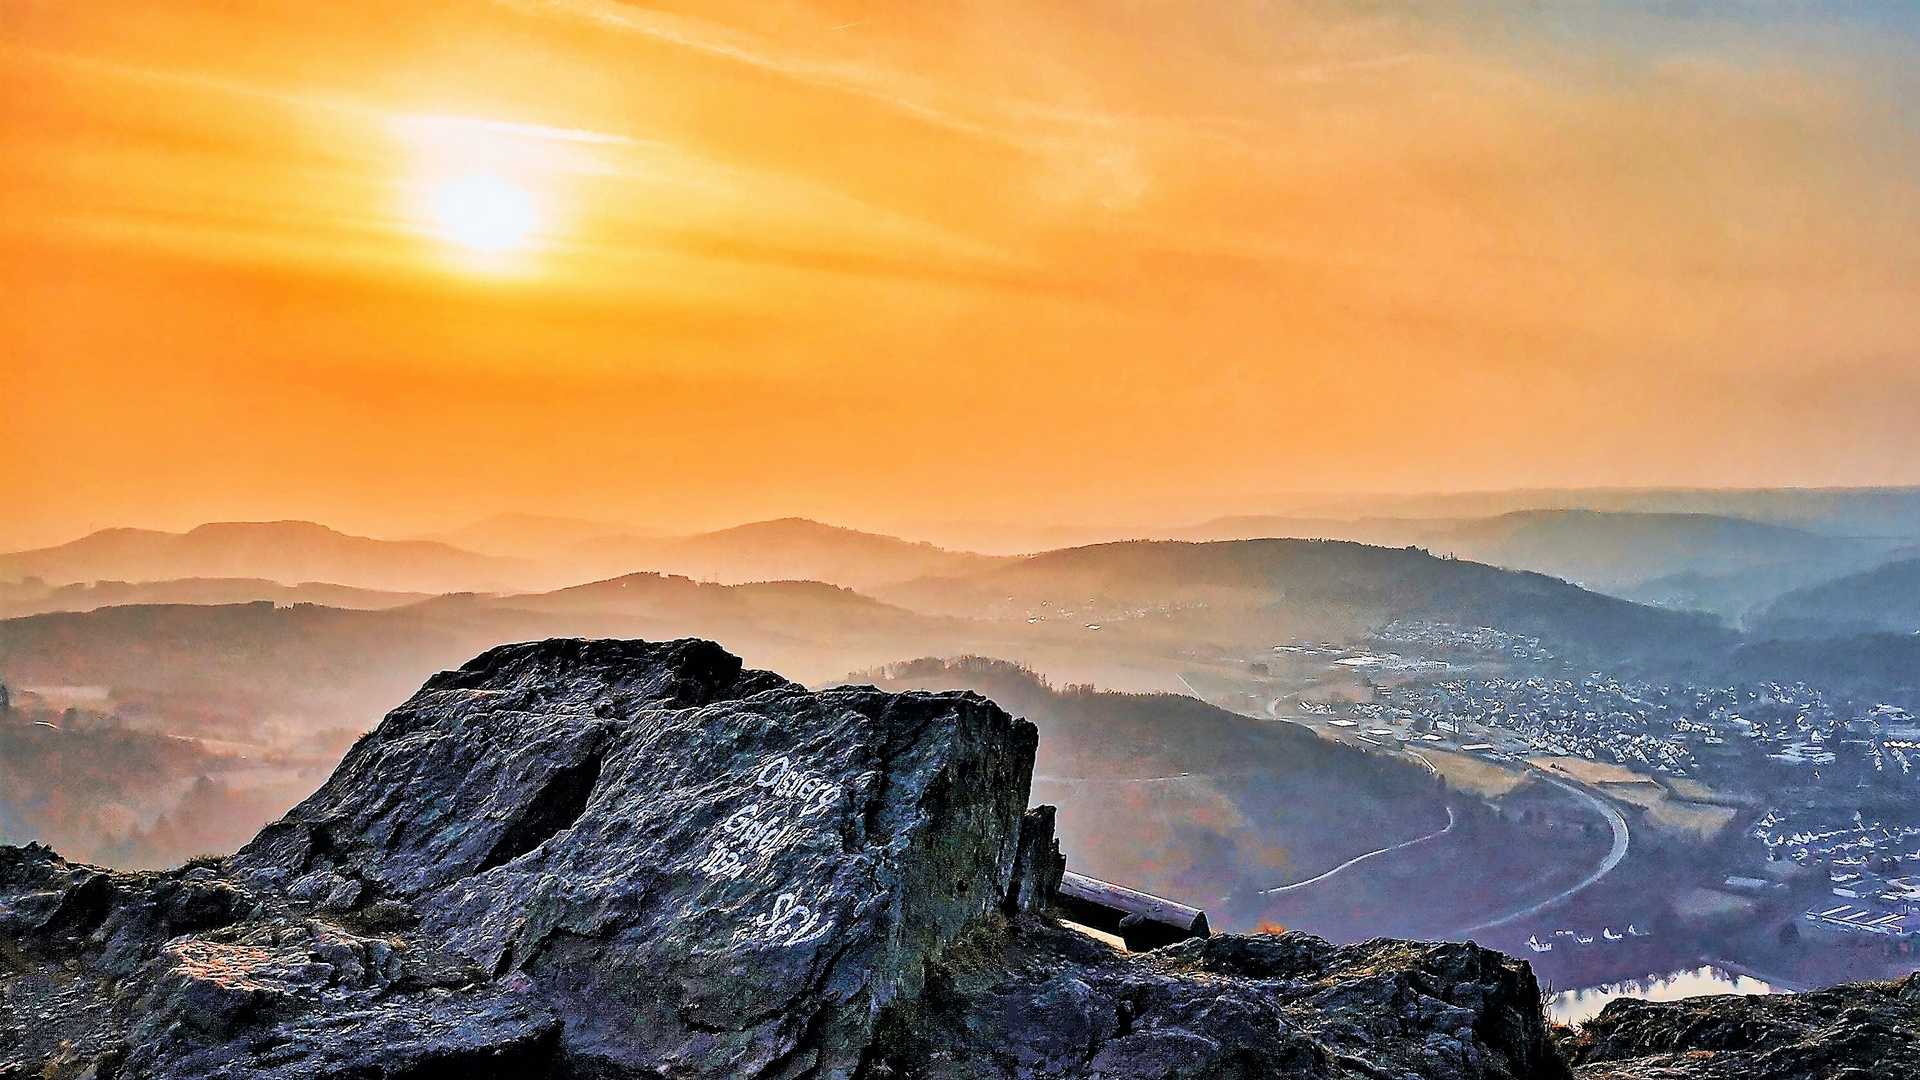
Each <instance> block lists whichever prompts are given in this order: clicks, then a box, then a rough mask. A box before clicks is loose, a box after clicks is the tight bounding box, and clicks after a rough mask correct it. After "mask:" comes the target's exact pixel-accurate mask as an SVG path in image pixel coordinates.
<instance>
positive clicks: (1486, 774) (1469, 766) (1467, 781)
mask: <svg viewBox="0 0 1920 1080" xmlns="http://www.w3.org/2000/svg"><path fill="white" fill-rule="evenodd" d="M1420 756H1421V757H1423V758H1426V759H1427V760H1428V761H1431V762H1433V767H1434V770H1435V771H1437V772H1438V773H1439V774H1440V775H1441V776H1442V777H1443V778H1445V780H1446V781H1447V783H1448V784H1449V785H1451V786H1453V787H1455V788H1458V789H1459V790H1461V791H1471V792H1473V793H1474V794H1476V795H1479V796H1481V797H1483V798H1488V799H1497V798H1499V797H1500V796H1502V795H1505V794H1506V793H1507V792H1509V791H1512V790H1513V789H1514V788H1517V787H1519V786H1520V782H1521V781H1522V780H1524V779H1525V778H1526V777H1525V774H1524V773H1522V772H1521V771H1520V770H1518V769H1510V768H1506V767H1504V766H1500V765H1496V764H1494V763H1493V762H1491V761H1482V760H1480V759H1479V758H1476V757H1468V756H1467V755H1465V754H1453V753H1448V752H1447V751H1445V750H1428V749H1426V748H1425V747H1421V748H1420Z"/></svg>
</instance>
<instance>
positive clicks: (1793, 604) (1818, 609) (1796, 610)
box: [1749, 559, 1920, 637]
mask: <svg viewBox="0 0 1920 1080" xmlns="http://www.w3.org/2000/svg"><path fill="white" fill-rule="evenodd" d="M1749 624H1750V626H1751V628H1752V629H1753V631H1754V632H1755V633H1757V634H1762V635H1765V636H1769V637H1840V636H1843V635H1850V634H1863V633H1875V632H1882V633H1896V634H1912V633H1914V632H1916V631H1920V559H1906V560H1902V561H1900V562H1893V563H1888V564H1887V565H1885V566H1880V567H1876V568H1874V569H1872V570H1868V571H1865V572H1863V573H1858V574H1852V575H1849V576H1847V577H1843V578H1840V579H1839V580H1837V581H1827V582H1822V583H1820V584H1818V585H1809V586H1807V587H1805V588H1801V589H1795V590H1794V591H1792V592H1789V593H1787V594H1785V595H1783V596H1780V597H1778V598H1777V599H1775V600H1774V601H1773V602H1772V603H1770V604H1767V605H1766V606H1765V607H1764V608H1762V609H1761V610H1759V611H1757V612H1755V613H1754V615H1753V617H1752V618H1751V619H1750V620H1749Z"/></svg>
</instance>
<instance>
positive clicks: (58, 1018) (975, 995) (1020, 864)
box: [0, 640, 1566, 1080]
mask: <svg viewBox="0 0 1920 1080" xmlns="http://www.w3.org/2000/svg"><path fill="white" fill-rule="evenodd" d="M1034 746H1035V734H1034V730H1033V728H1032V726H1031V725H1029V724H1027V723H1025V722H1024V721H1020V720H1016V719H1014V718H1012V717H1010V716H1008V715H1007V714H1006V713H1005V712H1004V711H1002V710H1001V709H999V708H998V707H996V706H995V705H994V704H993V703H991V702H989V701H987V700H986V699H984V698H981V697H978V696H977V695H973V694H968V693H939V694H933V693H909V694H886V693H882V692H880V691H877V690H874V689H872V688H866V687H850V688H840V689H832V690H825V691H817V692H816V691H809V690H807V689H805V688H804V687H801V686H799V685H797V684H794V683H791V682H788V681H786V680H784V679H781V678H779V677H778V676H775V675H772V674H769V673H766V672H756V671H747V670H743V669H742V667H741V665H740V662H739V661H738V660H737V659H736V658H734V657H732V656H731V655H729V654H727V653H726V652H724V651H723V650H721V649H720V648H719V647H718V646H715V645H713V644H711V643H708V642H700V641H678V642H670V643H645V642H625V641H574V640H566V641H548V642H540V643H533V644H526V645H514V646H504V647H501V648H498V649H494V650H492V651H490V652H488V653H486V654H484V655H482V656H480V657H478V658H476V659H475V660H474V661H472V662H471V663H469V664H467V665H466V666H465V667H463V668H461V669H459V670H458V671H453V672H446V673H443V674H441V675H438V676H435V677H434V678H433V679H432V680H430V681H429V682H428V683H427V684H426V685H425V686H424V687H423V688H422V689H421V690H420V692H419V693H417V694H416V695H414V697H413V698H412V699H411V700H409V701H408V702H406V703H405V704H404V705H402V706H401V707H399V708H398V709H396V710H394V711H393V712H392V713H391V714H389V715H388V716H387V717H386V718H385V719H384V720H383V721H382V722H381V723H380V725H379V726H378V728H377V729H376V730H374V731H373V732H372V733H371V734H369V735H368V736H366V737H365V738H364V739H362V740H361V741H360V742H359V743H358V744H356V745H355V746H354V747H353V749H352V750H351V751H350V752H349V753H348V754H347V756H346V759H345V760H344V761H343V762H342V763H341V765H340V767H339V769H338V770H337V771H336V772H335V774H334V775H333V777H332V778H331V779H329V780H328V781H327V783H326V784H325V785H324V786H323V787H322V788H321V789H320V790H319V791H318V792H316V793H315V794H314V795H313V796H312V797H311V798H309V799H308V800H307V801H306V802H304V803H302V804H301V805H300V806H298V807H296V808H295V809H294V810H293V811H291V812H290V813H289V814H288V815H287V816H286V817H285V818H284V819H283V820H281V821H279V822H276V823H274V824H273V825H271V826H269V827H267V828H266V829H265V830H263V831H262V832H261V833H260V835H259V836H258V837H257V838H256V839H255V840H254V841H253V842H252V843H250V844H248V845H247V846H246V847H245V848H244V849H242V851H241V852H240V853H239V854H237V855H236V856H233V857H232V858H229V859H221V860H203V861H200V862H197V863H195V864H190V865H188V866H186V867H182V868H180V869H178V870H173V871H168V872H165V873H117V872H108V871H104V870H100V869H97V868H93V867H84V866H77V865H73V864H69V863H67V862H65V861H63V860H61V859H60V858H59V857H58V856H56V855H54V854H53V853H52V852H50V851H48V850H47V849H45V848H40V847H28V848H0V1080H13V1078H15V1077H25V1076H35V1077H56V1078H68V1077H83V1076H88V1077H93V1078H95V1080H108V1078H129V1080H131V1078H147V1077H156V1078H158V1077H165V1078H172V1077H181V1078H184V1077H225V1078H233V1080H238V1078H243V1077H244V1078H259V1080H266V1078H285V1080H293V1078H296V1077H298V1078H310V1077H312V1078H337V1080H349V1078H351V1080H375V1078H380V1080H400V1078H405V1080H434V1078H439V1077H455V1076H457V1077H460V1078H461V1080H486V1078H489V1077H502V1078H504V1077H515V1078H521V1077H528V1078H540V1077H554V1078H567V1080H613V1078H630V1077H661V1076H667V1077H687V1078H706V1077H722V1076H725V1077H765V1078H789V1077H792V1078H798V1077H855V1076H860V1077H885V1076H900V1075H913V1076H929V1077H933V1076H940V1077H961V1076H968V1077H973V1076H978V1077H1001V1076H1005V1077H1016V1076H1017V1077H1036V1078H1038V1077H1051V1076H1062V1077H1065V1076H1087V1075H1096V1074H1097V1075H1100V1076H1102V1077H1107V1078H1110V1080H1125V1078H1129V1077H1140V1078H1146V1077H1155V1078H1160V1077H1171V1076H1191V1077H1237V1076H1255V1075H1259V1076H1301V1077H1329V1078H1332V1077H1393V1078H1396V1080H1403V1078H1405V1077H1409V1076H1413V1077H1436V1078H1439V1077H1446V1078H1455V1077H1458V1078H1475V1080H1479V1078H1487V1080H1493V1078H1500V1080H1505V1078H1516V1080H1517V1078H1522V1077H1540V1078H1558V1077H1563V1076H1565V1075H1566V1072H1565V1068H1564V1066H1562V1065H1561V1064H1560V1062H1559V1059H1558V1058H1557V1057H1555V1056H1554V1055H1553V1054H1552V1053H1551V1052H1550V1050H1549V1048H1548V1043H1547V1037H1546V1032H1545V1028H1544V1025H1543V1024H1542V1022H1541V1018H1540V1011H1539V1007H1538V1005H1539V1001H1538V987H1537V986H1536V985H1535V983H1534V980H1533V977H1532V975H1531V973H1530V972H1529V970H1528V969H1527V967H1526V965H1525V964H1524V963H1521V962H1519V961H1514V960H1509V959H1507V958H1505V957H1502V956H1500V955H1498V954H1495V953H1492V952H1488V951H1486V950H1482V949H1479V948H1477V947H1474V946H1472V945H1410V944H1405V943H1396V942H1373V943H1369V944H1367V945H1362V946H1350V947H1344V948H1335V947H1333V946H1330V945H1327V944H1326V943H1325V942H1322V941H1319V940H1318V939H1314V938H1310V937H1305V936H1302V935H1297V934H1287V935H1262V936H1258V937H1251V938H1248V937H1234V936H1219V937H1213V938H1209V939H1204V940H1195V941H1188V942H1184V943H1181V944H1179V945H1175V946H1171V947H1169V948H1165V949H1160V950H1156V951H1153V952H1150V953H1142V954H1127V953H1122V952H1120V951H1117V950H1115V949H1112V948H1109V947H1108V946H1105V945H1103V944H1100V943H1098V942H1096V941H1094V940H1093V939H1091V938H1088V937H1085V936H1083V935H1079V934H1076V933H1072V932H1069V931H1067V930H1063V929H1062V928H1061V927H1060V926H1059V924H1057V923H1055V922H1054V921H1053V920H1052V918H1051V916H1050V915H1049V914H1048V913H1047V898H1048V897H1049V896H1050V895H1051V893H1052V890H1053V888H1054V887H1055V886H1056V885H1057V883H1058V882H1059V880H1060V874H1061V870H1062V863H1061V860H1060V856H1059V851H1058V846H1057V844H1056V843H1055V842H1054V840H1053V838H1052V830H1051V820H1050V814H1049V813H1048V812H1047V811H1046V810H1044V809H1040V810H1035V811H1031V812H1030V811H1028V810H1027V807H1026V802H1027V795H1028V790H1027V789H1028V782H1029V779H1030V775H1031V770H1032V763H1033V755H1034Z"/></svg>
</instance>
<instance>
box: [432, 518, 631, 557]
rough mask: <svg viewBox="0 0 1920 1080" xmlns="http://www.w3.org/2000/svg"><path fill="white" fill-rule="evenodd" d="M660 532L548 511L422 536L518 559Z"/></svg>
mask: <svg viewBox="0 0 1920 1080" xmlns="http://www.w3.org/2000/svg"><path fill="white" fill-rule="evenodd" d="M654 535H657V534H656V533H654V532H653V531H651V530H648V529H637V528H634V527H632V526H630V525H620V524H616V523H614V522H610V521H589V520H586V519H584V518H571V517H554V516H551V515H546V514H495V515H494V516H492V517H490V518H486V519H484V520H481V521H476V522H474V523H473V524H471V525H465V526H462V527H460V528H458V529H454V530H453V531H451V532H445V533H437V534H434V535H431V536H423V537H420V539H422V540H436V541H439V542H440V543H443V544H452V545H453V546H454V547H457V548H464V549H465V550H467V551H477V552H480V553H482V554H485V555H505V556H509V557H512V558H519V559H554V558H562V557H564V556H566V555H567V553H568V552H569V551H570V550H571V549H572V548H573V547H574V546H575V545H576V544H579V543H580V542H581V541H583V540H595V539H599V538H602V537H633V536H654Z"/></svg>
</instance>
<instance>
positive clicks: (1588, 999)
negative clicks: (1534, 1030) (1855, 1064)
mask: <svg viewBox="0 0 1920 1080" xmlns="http://www.w3.org/2000/svg"><path fill="white" fill-rule="evenodd" d="M1773 992H1774V989H1773V987H1772V986H1770V985H1768V984H1766V983H1764V982H1761V981H1760V980H1759V979H1755V978H1750V977H1748V976H1746V975H1735V974H1733V973H1731V972H1727V971H1722V970H1721V969H1719V968H1717V967H1713V966H1711V965H1706V966H1702V967H1697V968H1694V969H1693V970H1691V971H1676V972H1673V973H1671V974H1668V975H1649V976H1647V977H1646V978H1644V979H1633V980H1630V981H1627V982H1621V983H1610V984H1608V985H1606V986H1594V987H1589V988H1588V989H1585V990H1568V991H1566V992H1564V993H1559V994H1555V995H1554V996H1553V997H1552V999H1551V1000H1549V1001H1548V1002H1547V1014H1548V1016H1550V1017H1552V1018H1553V1020H1554V1021H1555V1022H1557V1023H1561V1024H1577V1023H1580V1022H1581V1021H1583V1020H1591V1019H1593V1017H1595V1016H1596V1015H1598V1014H1599V1012H1600V1010H1601V1009H1603V1008H1605V1007H1606V1004H1607V1002H1609V1001H1612V1000H1613V999H1614V998H1622V997H1633V998H1643V999H1645V1000H1647V1001H1677V1000H1679V999H1680V998H1689V997H1700V996H1702V995H1705V994H1771V993H1773Z"/></svg>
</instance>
